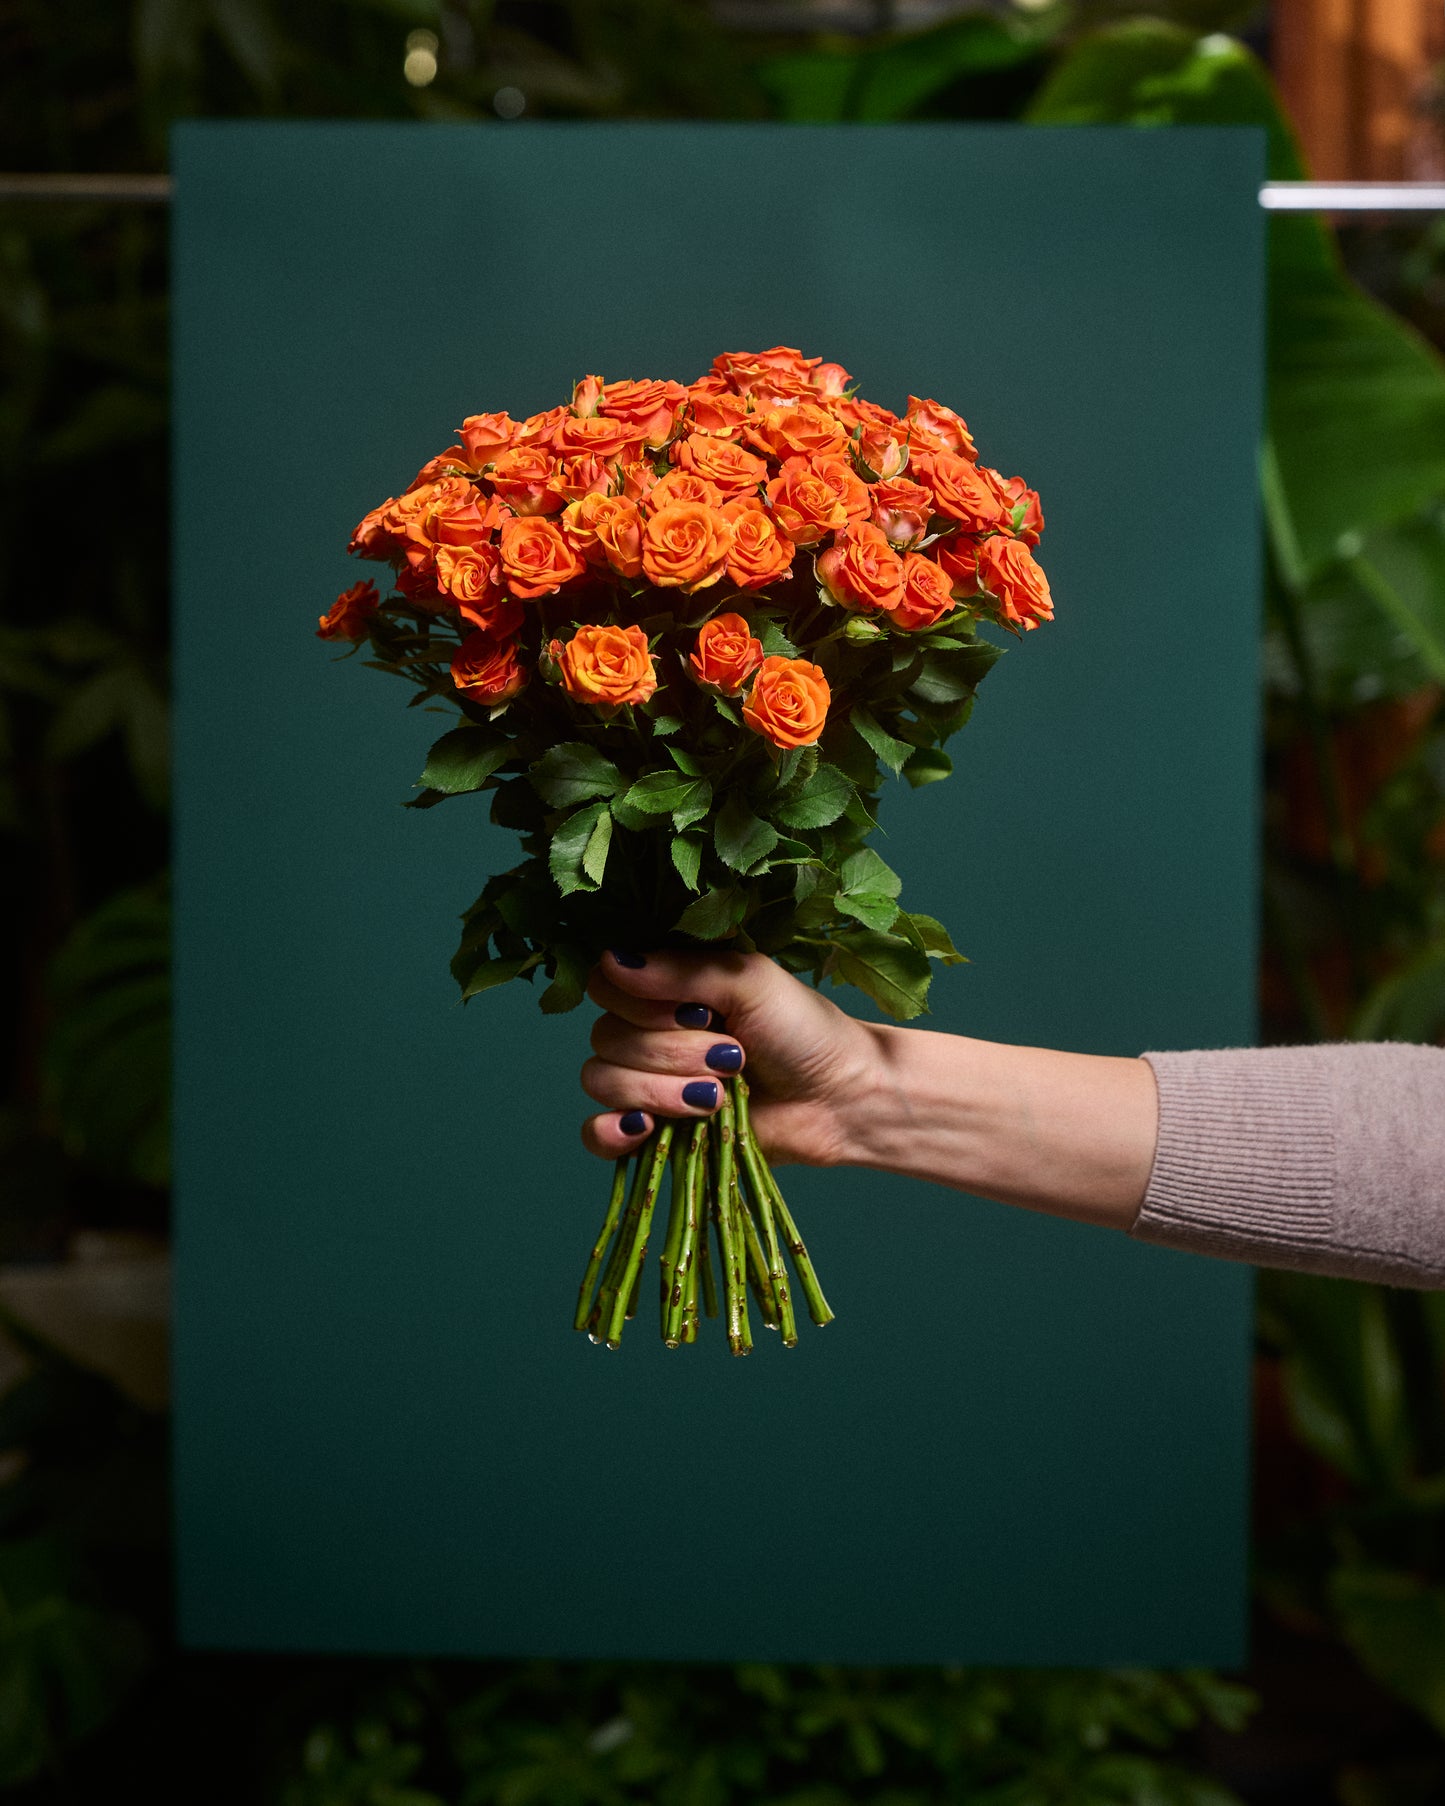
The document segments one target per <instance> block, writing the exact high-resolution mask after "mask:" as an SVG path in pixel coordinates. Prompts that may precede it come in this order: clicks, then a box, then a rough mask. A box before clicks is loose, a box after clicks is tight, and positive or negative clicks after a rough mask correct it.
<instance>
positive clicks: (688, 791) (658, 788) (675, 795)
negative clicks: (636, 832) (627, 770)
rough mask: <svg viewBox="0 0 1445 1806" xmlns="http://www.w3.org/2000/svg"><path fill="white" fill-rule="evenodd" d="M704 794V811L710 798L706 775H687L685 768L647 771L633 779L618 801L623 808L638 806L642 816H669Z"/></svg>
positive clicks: (704, 811) (684, 808)
mask: <svg viewBox="0 0 1445 1806" xmlns="http://www.w3.org/2000/svg"><path fill="white" fill-rule="evenodd" d="M704 793H706V796H707V802H705V803H704V804H703V813H704V814H705V813H706V812H707V807H708V803H710V802H711V801H712V786H711V785H710V784H709V783H708V781H707V779H706V778H695V777H690V776H689V775H688V773H687V772H685V771H649V772H648V774H647V776H646V777H644V778H639V779H638V780H637V782H636V783H635V784H634V785H633V786H632V788H631V789H630V790H629V791H628V792H627V795H626V796H625V797H623V799H622V801H623V803H624V804H625V805H626V807H627V808H629V809H638V810H640V811H641V812H642V813H643V814H644V815H671V814H673V813H674V811H676V810H679V809H681V810H686V809H688V808H690V807H692V806H693V804H694V803H695V802H696V801H697V798H698V797H699V796H701V795H703V794H704ZM693 819H694V820H696V819H697V818H696V817H694V818H693Z"/></svg>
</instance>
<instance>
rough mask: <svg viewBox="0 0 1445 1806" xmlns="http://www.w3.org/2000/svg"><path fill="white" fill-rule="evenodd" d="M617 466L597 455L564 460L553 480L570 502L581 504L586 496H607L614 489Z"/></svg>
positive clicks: (554, 484)
mask: <svg viewBox="0 0 1445 1806" xmlns="http://www.w3.org/2000/svg"><path fill="white" fill-rule="evenodd" d="M616 474H617V466H616V464H615V463H613V462H611V461H610V460H609V459H607V458H599V457H597V456H596V455H595V454H594V455H592V456H589V457H585V458H564V459H563V461H562V462H561V463H560V464H559V465H558V466H557V474H556V475H555V476H554V477H553V479H552V485H553V487H554V488H555V489H559V490H561V492H562V494H563V495H564V496H565V497H566V498H567V500H568V501H569V502H580V501H581V499H582V497H583V496H584V495H606V494H607V493H608V491H609V490H610V489H611V488H612V479H613V478H614V477H615V476H616Z"/></svg>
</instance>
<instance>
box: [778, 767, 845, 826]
mask: <svg viewBox="0 0 1445 1806" xmlns="http://www.w3.org/2000/svg"><path fill="white" fill-rule="evenodd" d="M852 797H853V786H852V785H851V784H850V783H849V782H848V780H847V778H845V777H844V776H843V774H842V772H841V771H839V769H838V768H837V766H836V765H820V766H819V767H818V769H817V770H816V771H815V772H814V773H813V775H812V777H810V778H809V779H808V781H807V783H806V784H804V785H802V786H801V787H800V788H799V789H797V790H795V791H794V792H792V794H791V795H790V796H788V797H787V798H786V799H784V800H783V801H782V802H780V803H778V805H777V806H776V808H775V809H774V810H773V814H774V816H775V817H776V818H777V820H778V821H780V822H781V823H782V824H783V826H784V827H785V828H799V829H803V830H806V829H808V828H826V827H827V826H828V824H829V822H835V821H837V819H838V817H839V816H840V815H841V814H842V813H843V811H844V810H845V809H846V808H847V807H848V804H849V803H850V801H851V800H852Z"/></svg>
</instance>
